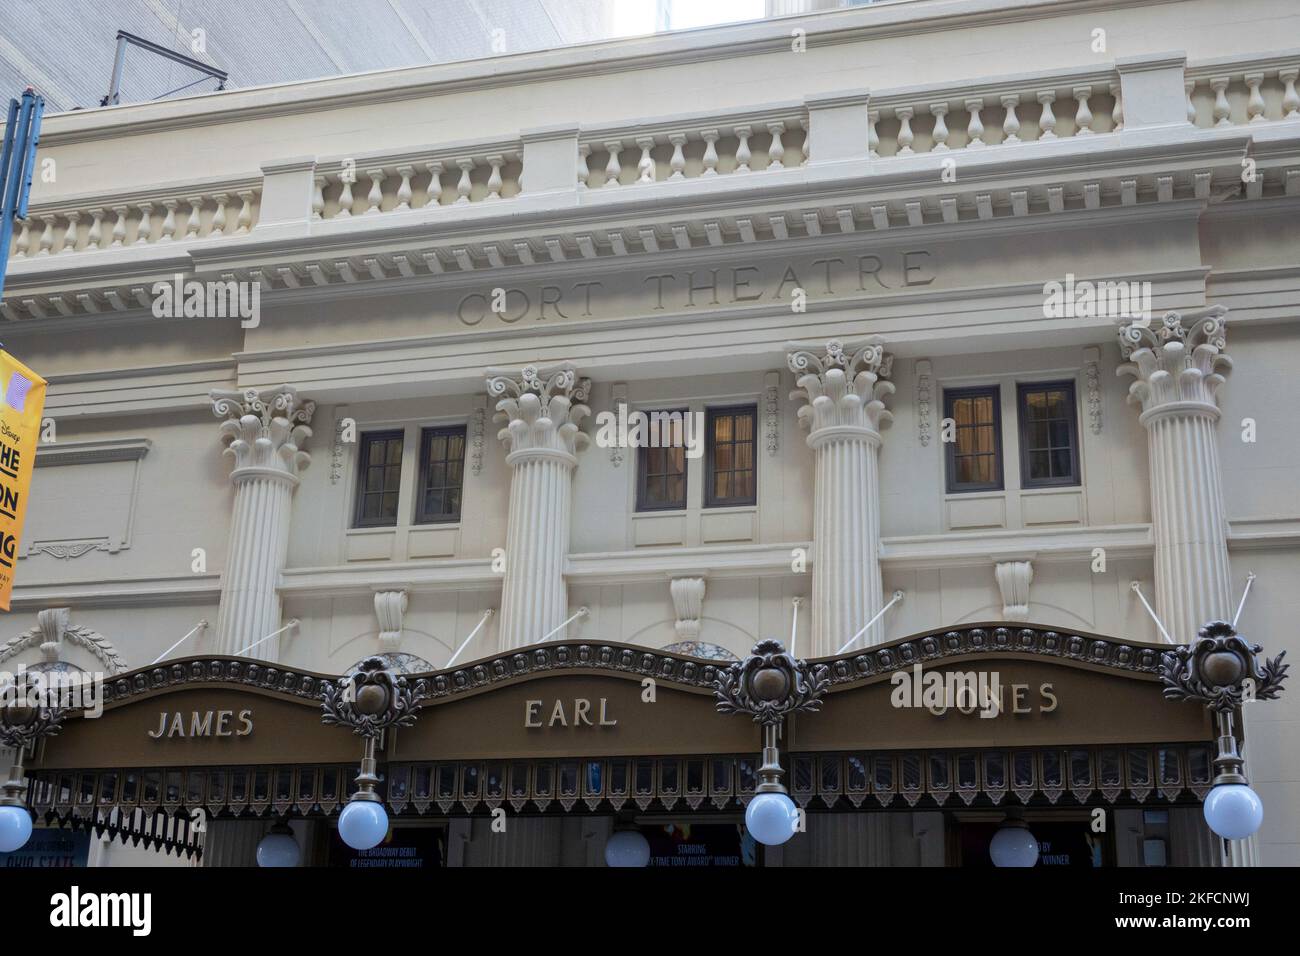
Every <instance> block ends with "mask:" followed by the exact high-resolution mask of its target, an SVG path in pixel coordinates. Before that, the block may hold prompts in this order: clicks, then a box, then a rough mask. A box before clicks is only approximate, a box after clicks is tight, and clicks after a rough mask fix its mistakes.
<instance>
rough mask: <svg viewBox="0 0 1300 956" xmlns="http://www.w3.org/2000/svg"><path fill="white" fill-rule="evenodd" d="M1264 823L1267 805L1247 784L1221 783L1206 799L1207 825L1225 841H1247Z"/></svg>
mask: <svg viewBox="0 0 1300 956" xmlns="http://www.w3.org/2000/svg"><path fill="white" fill-rule="evenodd" d="M1263 821H1264V802H1263V801H1262V800H1260V799H1259V794H1257V793H1256V792H1255V791H1254V790H1252V789H1250V787H1249V786H1247V785H1246V784H1244V783H1221V784H1219V785H1218V786H1217V787H1215V788H1214V789H1213V790H1211V791H1210V793H1209V796H1207V797H1206V798H1205V822H1206V823H1208V824H1209V826H1210V829H1211V830H1213V831H1214V832H1215V833H1217V834H1218V835H1219V836H1221V837H1223V838H1224V839H1225V840H1244V839H1246V837H1248V836H1250V835H1251V834H1253V833H1254V832H1255V831H1256V830H1258V829H1259V825H1260V824H1261V823H1262V822H1263Z"/></svg>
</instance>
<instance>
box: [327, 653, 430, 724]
mask: <svg viewBox="0 0 1300 956" xmlns="http://www.w3.org/2000/svg"><path fill="white" fill-rule="evenodd" d="M321 698H322V700H321V709H322V711H323V713H322V715H321V723H324V724H337V725H340V726H344V727H350V728H351V729H352V732H353V733H354V734H358V735H359V736H362V737H375V736H378V735H379V734H380V733H382V732H383V731H384V730H385V729H387V728H389V727H409V726H411V725H412V724H414V723H415V716H416V710H415V708H416V704H417V702H418V698H417V697H416V695H415V692H414V690H413V689H412V688H411V687H410V685H408V684H407V682H406V678H405V677H402V676H400V675H398V674H394V673H393V672H392V671H390V670H388V669H387V668H386V667H385V666H384V662H383V660H382V659H380V658H378V657H369V658H366V659H365V660H364V661H362V662H361V664H360V665H359V666H358V667H357V669H356V670H355V671H353V672H352V673H351V674H349V675H348V676H347V677H345V678H343V679H342V680H338V681H330V682H328V683H327V684H326V685H325V687H324V690H323V691H322V694H321Z"/></svg>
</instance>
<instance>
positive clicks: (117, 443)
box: [36, 438, 153, 468]
mask: <svg viewBox="0 0 1300 956" xmlns="http://www.w3.org/2000/svg"><path fill="white" fill-rule="evenodd" d="M152 447H153V442H151V441H150V440H149V439H148V438H107V439H103V440H100V441H70V442H57V443H54V444H50V445H41V446H40V447H39V448H37V450H36V467H37V468H50V467H54V466H57V465H92V464H97V463H100V462H109V461H139V460H140V459H141V458H143V457H144V456H145V455H147V454H148V453H149V449H150V448H152Z"/></svg>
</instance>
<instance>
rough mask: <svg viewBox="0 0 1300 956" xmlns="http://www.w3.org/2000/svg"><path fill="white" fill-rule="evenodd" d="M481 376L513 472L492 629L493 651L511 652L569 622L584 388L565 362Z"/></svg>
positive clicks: (490, 371) (585, 384) (585, 409)
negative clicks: (567, 570) (568, 565)
mask: <svg viewBox="0 0 1300 956" xmlns="http://www.w3.org/2000/svg"><path fill="white" fill-rule="evenodd" d="M487 374H488V378H487V390H488V394H489V395H490V396H492V397H493V398H495V399H497V404H496V408H497V414H496V418H495V421H497V422H498V423H500V424H502V425H503V426H504V427H502V428H501V430H500V431H499V432H498V433H497V437H498V438H500V439H501V440H502V441H503V442H504V443H505V445H506V448H507V452H508V453H507V455H506V464H507V465H509V466H510V468H511V470H512V472H513V474H512V477H511V479H510V512H509V517H508V523H507V529H506V549H505V576H504V580H503V581H502V586H501V623H500V631H499V648H500V650H510V649H512V648H516V647H524V646H526V645H528V644H532V643H535V642H536V641H539V640H541V639H542V638H543V637H545V636H546V635H548V634H549V633H550V632H551V631H553V630H554V629H555V628H557V627H559V626H560V625H561V624H562V623H563V622H564V620H565V619H566V618H567V617H568V597H567V594H566V591H565V583H564V563H565V561H566V560H567V558H568V553H569V515H570V510H571V507H572V497H573V488H572V485H573V471H574V469H575V468H576V467H577V464H578V458H577V452H578V451H579V450H580V449H581V448H582V447H584V446H585V445H586V443H587V436H586V435H583V434H582V433H581V432H580V431H579V429H578V426H579V424H580V423H581V421H582V420H583V418H585V417H586V416H587V415H589V414H590V412H591V410H590V409H589V408H588V407H587V406H586V404H585V402H586V400H587V395H588V393H589V390H590V388H591V383H590V381H588V380H587V379H580V378H578V375H577V372H576V371H575V370H574V368H573V366H572V365H570V364H568V363H563V364H560V365H554V366H548V367H543V368H539V367H534V366H528V367H526V368H524V369H488V371H487ZM556 636H557V637H559V636H562V635H556Z"/></svg>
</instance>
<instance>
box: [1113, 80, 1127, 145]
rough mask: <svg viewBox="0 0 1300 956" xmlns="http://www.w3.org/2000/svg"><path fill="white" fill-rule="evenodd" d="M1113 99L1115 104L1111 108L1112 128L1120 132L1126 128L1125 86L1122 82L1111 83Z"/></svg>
mask: <svg viewBox="0 0 1300 956" xmlns="http://www.w3.org/2000/svg"><path fill="white" fill-rule="evenodd" d="M1110 95H1111V99H1112V100H1113V101H1114V103H1115V105H1114V106H1112V107H1111V108H1110V128H1111V130H1112V131H1113V132H1116V133H1118V132H1119V131H1120V130H1122V129H1123V128H1124V88H1123V84H1122V83H1112V84H1111V85H1110Z"/></svg>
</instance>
